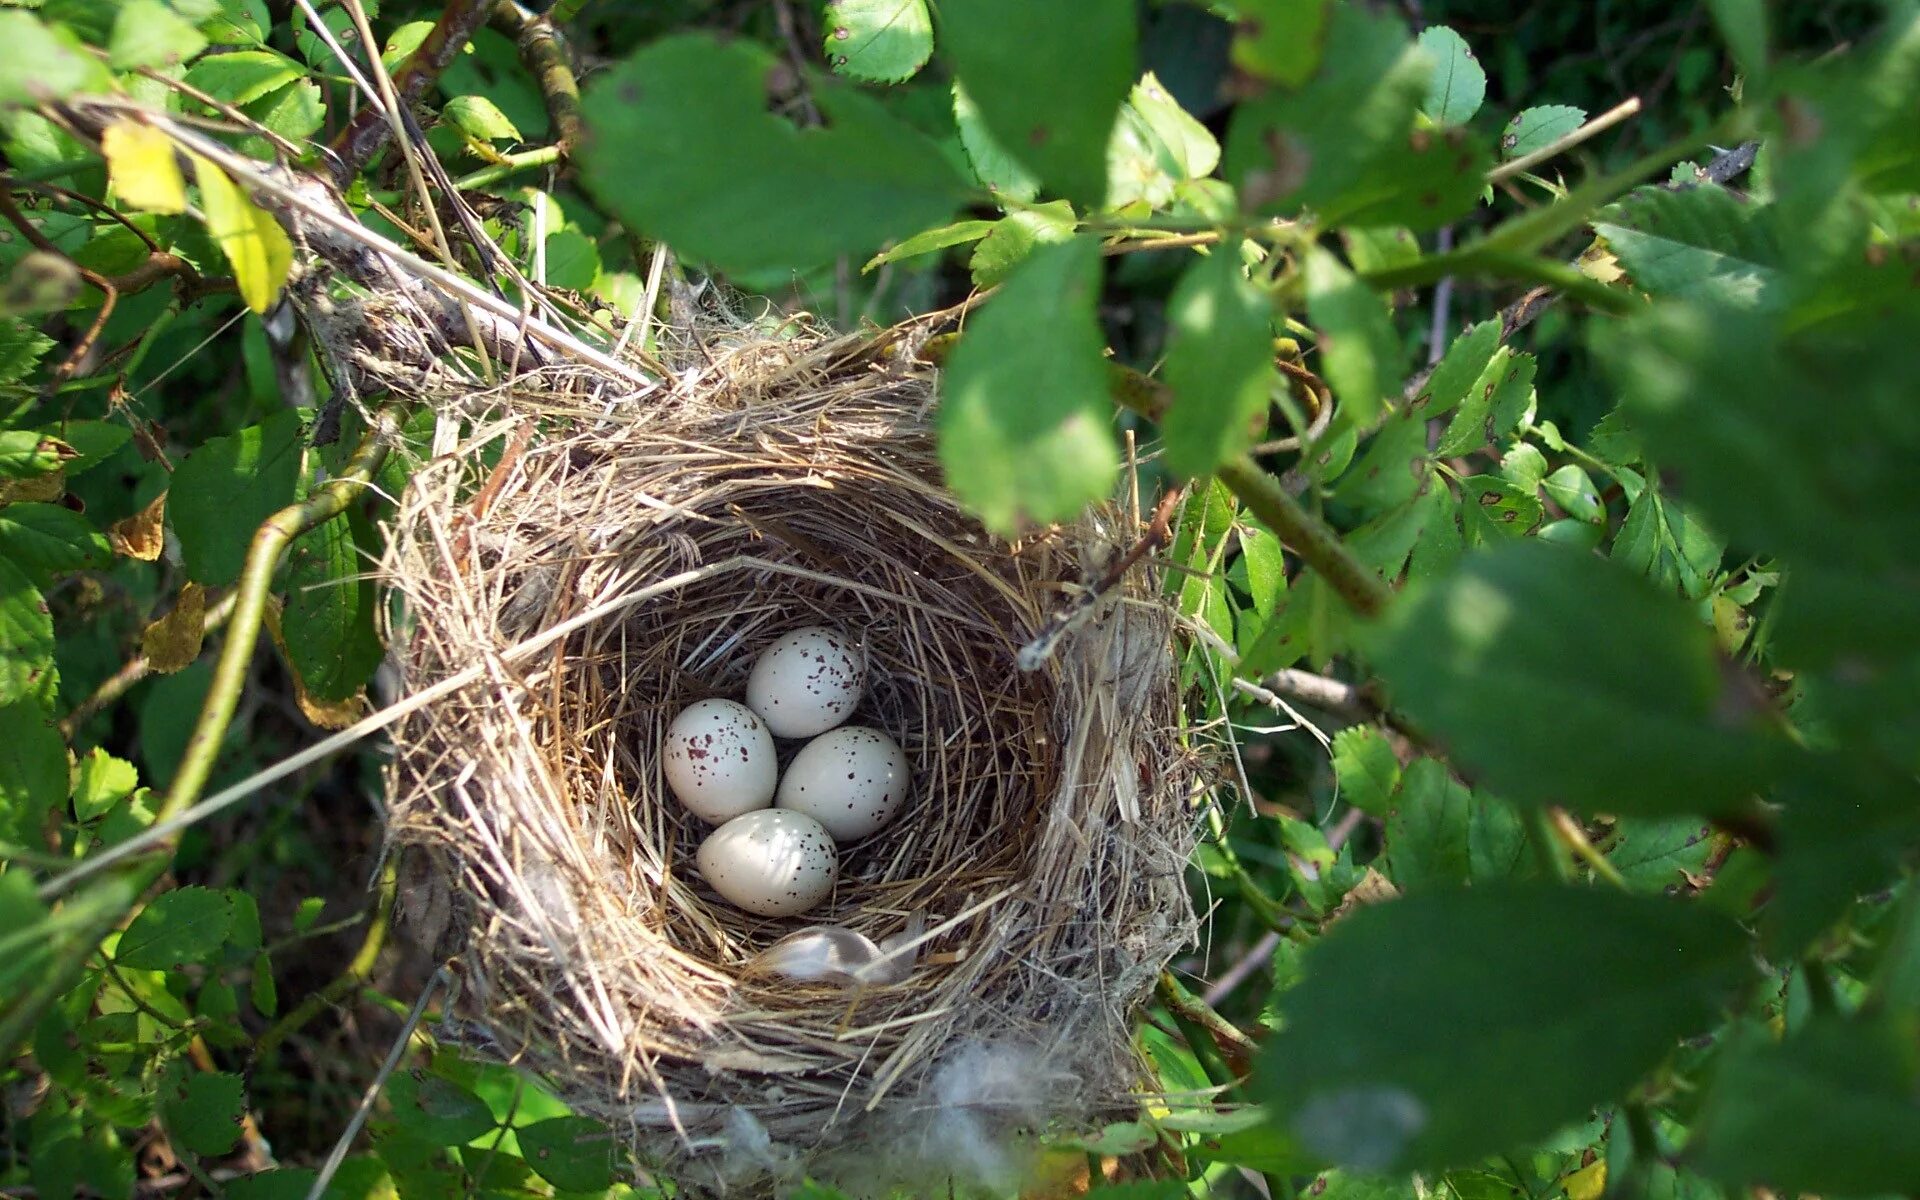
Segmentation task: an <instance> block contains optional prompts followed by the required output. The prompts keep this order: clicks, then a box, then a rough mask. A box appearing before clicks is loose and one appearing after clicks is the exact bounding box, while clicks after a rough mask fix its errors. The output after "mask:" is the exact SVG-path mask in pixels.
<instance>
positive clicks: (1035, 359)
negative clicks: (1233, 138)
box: [939, 239, 1119, 533]
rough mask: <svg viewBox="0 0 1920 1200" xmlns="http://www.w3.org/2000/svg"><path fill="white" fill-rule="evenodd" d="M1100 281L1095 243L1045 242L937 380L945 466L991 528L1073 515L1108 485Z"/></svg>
mask: <svg viewBox="0 0 1920 1200" xmlns="http://www.w3.org/2000/svg"><path fill="white" fill-rule="evenodd" d="M1099 278H1100V259H1099V247H1098V245H1097V244H1096V243H1094V242H1092V241H1089V240H1084V239H1082V240H1075V241H1071V242H1063V243H1059V244H1056V245H1051V246H1043V247H1041V248H1040V249H1038V250H1036V251H1034V253H1033V255H1032V256H1031V257H1030V258H1028V260H1027V261H1026V262H1025V263H1023V264H1021V266H1020V268H1019V269H1018V270H1016V271H1015V272H1014V273H1013V275H1012V276H1010V277H1009V278H1008V280H1007V282H1006V283H1005V284H1004V285H1002V287H1001V290H1000V292H999V293H998V294H997V295H995V296H994V297H993V298H992V299H991V300H989V301H988V302H987V303H986V305H985V306H983V307H982V309H981V310H980V313H979V315H978V316H976V317H974V318H973V320H972V322H971V324H970V325H969V326H968V329H967V333H966V336H964V337H962V338H961V339H960V343H959V345H958V346H956V347H955V348H954V351H953V356H952V359H951V360H950V362H949V364H948V367H947V370H946V372H945V375H944V377H943V379H942V395H941V401H940V411H939V431H940V462H941V465H942V467H943V468H944V469H945V471H946V476H947V482H948V485H949V486H951V487H952V488H953V489H954V490H955V492H956V493H957V494H958V495H959V496H960V498H961V500H962V501H963V502H965V503H966V504H967V505H968V507H970V508H972V509H973V510H974V511H975V512H977V513H979V514H980V516H981V519H982V520H984V521H985V522H986V524H987V526H988V527H989V528H990V529H993V530H996V531H998V532H1003V533H1005V532H1012V531H1014V530H1016V529H1018V528H1019V527H1020V526H1021V525H1022V524H1023V523H1025V522H1027V521H1053V520H1060V519H1064V518H1067V517H1071V516H1073V515H1074V514H1076V513H1077V512H1079V511H1080V509H1081V508H1082V507H1083V506H1084V505H1086V504H1088V503H1090V502H1091V501H1093V500H1096V499H1098V498H1100V497H1101V496H1104V495H1106V494H1107V491H1108V489H1109V488H1110V487H1111V486H1112V484H1113V479H1114V476H1115V474H1116V472H1117V471H1118V469H1119V461H1118V456H1117V452H1116V449H1115V446H1114V438H1113V433H1112V430H1111V428H1110V426H1109V412H1110V411H1111V404H1110V402H1109V401H1108V399H1107V365H1106V360H1105V357H1104V354H1103V350H1104V347H1105V345H1106V342H1105V339H1104V338H1103V337H1102V335H1101V332H1100V327H1099V324H1098V322H1097V321H1096V320H1095V317H1094V304H1095V301H1096V299H1097V298H1098V293H1099Z"/></svg>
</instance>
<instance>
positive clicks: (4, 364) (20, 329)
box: [0, 317, 53, 384]
mask: <svg viewBox="0 0 1920 1200" xmlns="http://www.w3.org/2000/svg"><path fill="white" fill-rule="evenodd" d="M51 349H53V339H52V338H50V337H48V336H47V335H46V334H44V333H41V332H40V331H39V330H38V329H35V328H34V327H33V326H31V325H29V324H27V323H26V322H25V321H22V320H20V319H19V318H17V317H0V384H4V383H17V382H19V381H20V380H22V379H25V378H26V377H27V373H28V372H30V371H32V370H33V368H34V367H35V366H37V365H38V364H39V362H40V360H41V359H42V358H45V357H46V354H47V351H49V350H51Z"/></svg>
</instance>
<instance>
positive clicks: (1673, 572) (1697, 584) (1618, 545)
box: [1613, 480, 1725, 600]
mask: <svg viewBox="0 0 1920 1200" xmlns="http://www.w3.org/2000/svg"><path fill="white" fill-rule="evenodd" d="M1724 548H1725V543H1723V542H1722V541H1721V540H1720V539H1719V538H1717V537H1715V536H1714V535H1713V533H1712V531H1711V530H1708V529H1707V528H1706V527H1705V526H1703V525H1701V523H1700V521H1699V519H1698V518H1696V517H1694V516H1692V515H1691V514H1689V513H1688V512H1687V510H1686V509H1685V507H1683V506H1682V505H1679V504H1676V503H1674V502H1673V501H1671V500H1668V499H1667V498H1666V497H1665V496H1663V495H1662V494H1661V491H1660V488H1659V486H1658V485H1657V484H1655V483H1654V482H1652V481H1651V480H1650V481H1648V482H1647V484H1646V486H1645V487H1643V488H1641V490H1640V494H1639V495H1638V496H1636V497H1634V500H1633V504H1632V506H1631V507H1629V508H1628V509H1627V519H1626V521H1625V522H1624V523H1622V524H1621V526H1620V532H1619V533H1618V534H1616V535H1615V536H1614V540H1613V557H1615V558H1617V559H1619V560H1620V561H1621V562H1622V563H1623V564H1625V565H1626V566H1628V567H1631V568H1632V569H1633V570H1636V571H1638V572H1640V573H1641V574H1643V575H1645V576H1646V577H1647V578H1649V579H1651V580H1653V581H1654V582H1655V583H1657V584H1659V585H1660V586H1661V587H1664V588H1667V589H1670V590H1676V591H1678V592H1679V593H1680V594H1681V595H1682V596H1686V597H1687V598H1689V599H1692V600H1698V599H1700V598H1701V597H1703V596H1705V595H1706V594H1707V592H1708V591H1709V590H1711V589H1712V587H1713V582H1714V580H1715V579H1716V578H1717V577H1718V575H1719V571H1720V555H1721V552H1722V551H1723V550H1724Z"/></svg>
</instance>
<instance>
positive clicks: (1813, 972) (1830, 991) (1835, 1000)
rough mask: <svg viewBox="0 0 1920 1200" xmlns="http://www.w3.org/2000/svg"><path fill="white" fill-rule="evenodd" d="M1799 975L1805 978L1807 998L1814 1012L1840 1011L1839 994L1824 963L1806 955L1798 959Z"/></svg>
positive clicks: (1822, 1013) (1829, 1013)
mask: <svg viewBox="0 0 1920 1200" xmlns="http://www.w3.org/2000/svg"><path fill="white" fill-rule="evenodd" d="M1800 977H1801V978H1802V979H1804V980H1806V983H1807V1000H1808V1001H1809V1002H1810V1003H1811V1004H1812V1005H1813V1011H1814V1012H1817V1013H1819V1014H1821V1015H1822V1016H1832V1015H1833V1014H1834V1013H1837V1012H1839V1011H1840V994H1839V993H1838V992H1837V991H1835V990H1834V986H1833V976H1832V975H1829V974H1828V973H1827V964H1826V963H1824V962H1821V961H1820V960H1819V959H1817V958H1814V957H1813V956H1812V955H1808V956H1807V957H1806V958H1803V959H1801V960H1800Z"/></svg>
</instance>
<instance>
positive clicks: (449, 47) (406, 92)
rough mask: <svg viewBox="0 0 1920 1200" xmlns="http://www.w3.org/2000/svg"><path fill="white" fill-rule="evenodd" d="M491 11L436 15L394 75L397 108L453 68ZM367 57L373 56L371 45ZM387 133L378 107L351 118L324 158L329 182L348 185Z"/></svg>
mask: <svg viewBox="0 0 1920 1200" xmlns="http://www.w3.org/2000/svg"><path fill="white" fill-rule="evenodd" d="M491 7H492V0H453V2H452V3H451V4H448V5H447V6H446V8H444V9H442V10H441V11H440V19H439V20H437V21H435V22H434V23H433V28H432V29H431V30H429V31H428V32H427V36H426V38H425V39H424V40H423V41H421V43H420V45H419V48H418V49H416V50H415V51H414V52H413V54H412V55H411V56H409V57H408V59H407V61H406V63H405V64H404V65H402V66H401V68H400V70H399V71H398V72H397V73H396V74H395V75H394V79H393V87H394V92H395V93H396V95H397V98H398V99H399V102H400V106H401V107H402V108H406V107H409V106H411V105H413V104H415V103H417V102H418V101H419V99H420V97H421V96H423V95H425V94H426V91H427V88H428V87H430V86H432V84H433V81H434V80H436V79H438V78H440V73H441V72H442V71H445V70H446V69H447V68H448V67H449V66H451V65H453V60H454V58H455V57H457V56H458V55H459V53H460V51H461V50H462V49H464V48H465V47H466V44H467V43H468V42H469V41H471V40H473V35H474V34H476V33H478V32H480V27H481V26H482V25H484V24H486V22H487V15H488V12H489V10H490V9H491ZM367 52H368V53H369V54H375V53H377V51H376V49H375V48H374V47H371V46H369V47H368V48H367ZM392 133H393V130H392V128H391V126H389V124H388V123H387V113H386V112H384V111H383V110H382V109H380V108H379V107H378V106H374V105H369V106H367V107H366V108H363V109H361V110H360V111H359V112H358V113H356V114H354V117H353V119H352V120H351V121H349V122H347V127H346V128H345V129H342V130H341V131H340V136H338V137H336V138H335V139H334V140H333V146H332V151H333V152H332V154H331V155H329V156H328V165H329V167H330V168H331V170H332V173H333V181H334V183H335V184H336V185H337V186H339V187H341V188H345V187H346V186H347V185H348V184H349V183H351V182H352V181H353V177H354V176H355V175H357V174H359V173H360V169H361V168H362V167H364V166H366V165H367V163H368V162H370V161H372V159H373V156H374V155H375V154H378V153H379V152H380V147H382V146H384V145H386V142H387V138H388V137H390V136H391V135H392Z"/></svg>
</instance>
